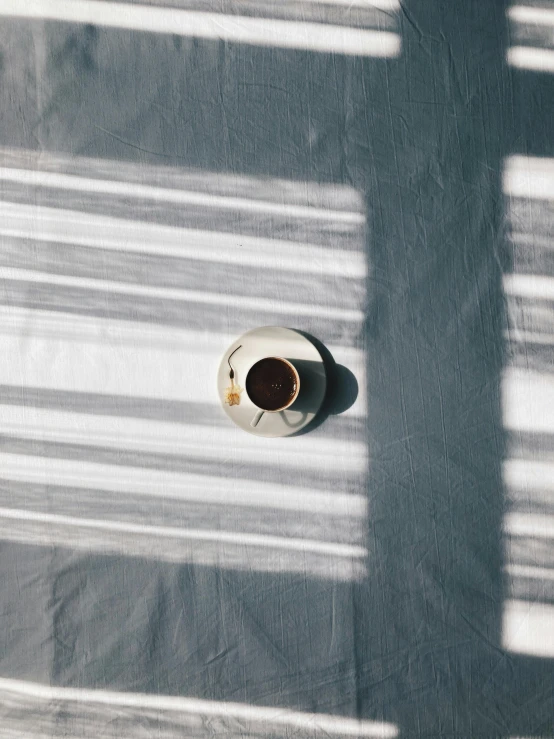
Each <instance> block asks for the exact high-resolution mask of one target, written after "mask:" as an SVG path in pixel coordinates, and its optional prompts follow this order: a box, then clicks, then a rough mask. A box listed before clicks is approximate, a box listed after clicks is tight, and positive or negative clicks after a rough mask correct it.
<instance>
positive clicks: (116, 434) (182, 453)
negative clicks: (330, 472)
mask: <svg viewBox="0 0 554 739" xmlns="http://www.w3.org/2000/svg"><path fill="white" fill-rule="evenodd" d="M24 397H25V395H24V388H23V399H24ZM231 430H234V426H229V425H228V424H226V425H225V426H222V427H220V428H218V427H213V426H202V425H200V424H191V423H186V424H182V423H172V422H166V421H153V420H151V419H148V420H145V419H138V418H125V417H121V416H118V415H113V416H107V415H94V414H86V413H73V412H72V411H71V410H53V409H45V408H32V407H28V406H26V405H20V406H18V405H0V434H6V435H11V436H17V437H19V438H29V439H35V440H37V441H47V442H54V443H61V444H82V445H86V446H87V447H103V448H117V449H121V450H126V451H135V452H143V453H145V454H148V453H152V454H165V455H168V456H171V455H173V456H176V457H178V458H180V459H185V458H187V457H188V458H191V457H194V458H196V459H205V460H212V461H224V460H226V459H228V457H229V451H228V450H229V446H230V445H231V439H230V435H231ZM232 448H233V462H234V464H236V465H241V464H260V465H262V466H263V465H265V464H270V462H269V461H268V457H267V455H268V452H269V451H270V450H271V453H272V454H274V455H278V456H276V457H275V463H276V464H279V465H280V464H281V463H282V459H281V455H285V456H286V459H287V467H289V468H295V469H322V470H323V469H326V468H328V467H329V460H330V459H332V458H334V459H341V460H343V462H344V463H343V465H342V466H343V468H344V469H345V470H348V471H351V472H363V471H364V470H365V468H366V465H367V451H366V449H367V447H366V445H365V444H364V443H362V442H356V441H355V440H353V439H349V440H348V441H343V440H340V439H335V438H333V439H327V438H320V437H316V436H311V437H310V438H307V439H305V440H304V443H303V444H302V446H301V448H300V447H294V446H293V445H291V444H290V440H289V439H271V440H262V439H259V438H257V437H254V436H252V435H247V434H242V435H241V436H240V437H239V438H233V439H232ZM0 473H1V471H0Z"/></svg>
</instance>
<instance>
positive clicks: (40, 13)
mask: <svg viewBox="0 0 554 739" xmlns="http://www.w3.org/2000/svg"><path fill="white" fill-rule="evenodd" d="M0 15H3V16H15V17H19V18H41V19H45V20H57V21H65V22H71V23H89V24H92V25H101V26H109V27H113V28H128V29H131V30H135V31H147V32H151V33H169V34H172V35H181V36H194V37H197V38H206V39H214V40H217V41H227V42H232V43H242V44H252V45H255V46H268V47H276V48H289V49H305V50H308V51H316V52H327V53H336V54H348V55H356V56H375V57H395V56H398V54H399V53H400V37H399V36H398V35H397V34H395V33H389V32H385V31H376V30H373V29H359V28H348V27H346V26H333V25H328V24H323V23H311V22H297V21H285V20H276V19H273V18H271V19H270V18H252V17H248V16H239V15H225V14H223V13H211V12H201V11H194V10H180V9H176V8H163V7H156V6H148V5H130V4H126V3H121V2H103V1H102V2H100V0H25V2H21V0H2V3H1V4H0Z"/></svg>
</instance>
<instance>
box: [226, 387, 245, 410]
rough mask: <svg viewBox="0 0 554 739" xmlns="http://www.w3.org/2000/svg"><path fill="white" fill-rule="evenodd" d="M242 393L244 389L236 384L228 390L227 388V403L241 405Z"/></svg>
mask: <svg viewBox="0 0 554 739" xmlns="http://www.w3.org/2000/svg"><path fill="white" fill-rule="evenodd" d="M241 393H242V388H241V387H240V386H239V385H236V384H235V383H233V384H232V385H229V387H228V388H225V402H226V403H228V404H229V405H240V394H241Z"/></svg>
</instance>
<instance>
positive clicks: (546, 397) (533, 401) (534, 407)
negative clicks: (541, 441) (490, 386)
mask: <svg viewBox="0 0 554 739" xmlns="http://www.w3.org/2000/svg"><path fill="white" fill-rule="evenodd" d="M502 395H503V410H504V425H505V426H506V428H508V429H511V430H514V431H515V430H519V431H534V432H537V433H538V432H543V433H550V434H551V433H554V373H552V374H542V373H540V372H531V371H527V370H523V369H515V368H510V369H508V370H507V371H506V372H505V375H504V380H503V383H502Z"/></svg>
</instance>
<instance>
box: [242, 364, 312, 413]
mask: <svg viewBox="0 0 554 739" xmlns="http://www.w3.org/2000/svg"><path fill="white" fill-rule="evenodd" d="M263 359H278V360H279V361H280V362H285V364H288V366H289V367H290V368H291V369H292V371H293V372H294V375H295V377H296V392H295V393H294V395H293V397H292V398H291V399H290V401H289V402H288V403H287V404H286V405H283V406H282V407H281V408H274V409H273V410H268V409H267V408H262V406H261V405H258V404H257V403H255V402H254V401H253V400H252V398H251V397H250V394H249V392H248V388H247V387H246V381H247V379H248V375H249V373H250V370H251V369H252V367H254V365H256V364H258V362H261V361H262V360H263ZM244 390H245V392H246V395H247V396H248V399H249V400H250V402H251V403H252V405H254V406H255V407H256V408H258V409H259V410H261V411H263V412H264V413H279V412H280V411H286V410H287V408H290V407H291V405H292V404H293V403H294V401H295V400H296V399H297V398H298V394H299V393H300V375H299V373H298V370H297V369H296V367H295V366H294V364H293V363H292V362H291V361H290V359H285V357H278V356H277V355H275V354H270V355H268V356H266V357H260V358H259V359H256V360H255V361H254V362H252V364H251V365H250V367H249V368H248V369H247V371H246V375H245V377H244Z"/></svg>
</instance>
